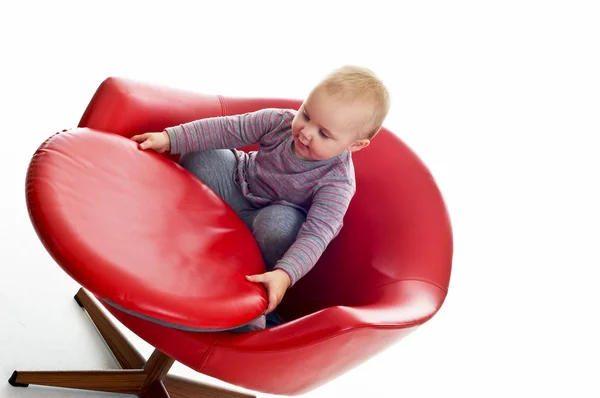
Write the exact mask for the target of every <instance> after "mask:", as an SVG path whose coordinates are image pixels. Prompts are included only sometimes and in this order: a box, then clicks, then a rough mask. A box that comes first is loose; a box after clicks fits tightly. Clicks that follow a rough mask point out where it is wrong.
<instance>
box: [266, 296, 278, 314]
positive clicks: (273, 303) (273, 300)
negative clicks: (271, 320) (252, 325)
mask: <svg viewBox="0 0 600 398" xmlns="http://www.w3.org/2000/svg"><path fill="white" fill-rule="evenodd" d="M276 307H277V295H276V294H274V293H272V294H269V306H268V307H267V310H266V311H265V315H268V314H269V313H270V312H272V311H273V310H274V309H275V308H276Z"/></svg>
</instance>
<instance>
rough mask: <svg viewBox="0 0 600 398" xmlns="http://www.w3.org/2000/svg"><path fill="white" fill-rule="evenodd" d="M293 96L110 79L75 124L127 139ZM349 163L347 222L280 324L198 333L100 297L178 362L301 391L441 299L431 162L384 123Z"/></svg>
mask: <svg viewBox="0 0 600 398" xmlns="http://www.w3.org/2000/svg"><path fill="white" fill-rule="evenodd" d="M115 104H118V106H116V105H115ZM299 105H300V101H295V100H289V99H264V98H246V99H244V98H225V97H211V96H205V95H201V94H190V93H185V94H182V92H181V91H179V90H171V89H168V88H164V87H163V88H158V87H153V86H149V85H143V84H141V83H133V82H131V81H128V80H125V79H117V78H111V79H108V80H107V81H105V82H104V83H103V85H102V86H101V88H100V89H99V91H98V92H97V93H96V95H95V96H94V98H93V100H92V102H91V103H90V104H89V106H88V108H87V110H86V113H85V115H84V117H83V118H82V120H81V123H80V126H81V127H90V128H96V129H100V130H105V131H108V132H115V133H117V134H121V135H125V136H130V135H132V134H135V133H138V132H142V131H156V130H161V129H163V128H164V127H166V126H168V125H174V124H178V123H183V122H187V121H190V120H193V119H196V118H201V117H208V116H219V115H223V114H234V113H240V112H247V111H251V110H255V109H260V108H262V107H292V108H297V107H298V106H299ZM116 110H118V111H116ZM354 160H355V167H356V175H357V193H356V196H355V198H354V200H353V201H352V203H351V205H350V208H349V210H348V213H347V215H346V218H345V226H344V228H343V229H342V231H341V233H340V234H339V235H338V237H337V238H336V239H334V240H333V241H332V242H331V244H330V245H329V247H328V248H327V250H326V252H325V254H324V255H323V256H322V258H321V259H320V260H319V262H318V263H317V264H316V266H315V267H314V268H313V270H311V272H309V273H308V275H306V276H305V277H304V278H302V279H301V280H300V281H298V283H297V284H295V285H294V287H292V288H291V289H290V290H289V291H288V292H287V293H286V295H285V297H284V300H283V302H282V303H281V305H280V306H279V307H278V312H279V313H280V314H281V315H282V317H283V318H284V319H285V320H286V322H287V323H285V324H283V325H280V326H277V327H274V328H271V329H267V330H263V331H258V332H253V333H243V334H236V333H230V332H216V333H195V332H189V331H183V330H177V329H173V328H169V327H165V326H161V325H159V324H156V323H152V322H148V321H145V320H143V319H140V318H139V317H135V316H132V315H129V314H126V313H124V312H122V311H119V310H118V309H116V308H114V307H111V306H110V305H108V304H105V306H106V307H107V308H108V310H109V311H110V312H111V313H112V314H114V315H115V317H116V318H117V319H119V320H120V321H121V322H123V324H124V325H126V326H127V327H128V328H130V329H131V330H132V331H133V332H134V333H136V334H137V335H138V336H140V337H141V338H142V339H144V340H145V341H147V342H148V343H150V344H152V345H154V346H155V347H157V348H158V349H160V350H161V351H164V352H165V353H167V354H169V355H172V356H173V357H174V358H175V359H177V360H178V361H179V362H181V363H183V364H185V365H187V366H189V367H191V368H193V369H196V370H197V371H199V372H202V373H204V374H207V375H209V376H213V377H216V378H219V379H221V380H224V381H226V382H230V383H234V384H236V385H239V386H242V387H245V388H248V389H252V390H255V391H260V392H264V393H270V394H284V395H296V394H301V393H305V392H307V391H310V390H312V389H314V388H317V387H318V386H320V385H322V384H323V383H326V382H327V381H329V380H331V379H332V378H335V377H337V376H339V375H340V374H342V373H344V372H346V371H347V370H349V369H351V368H352V367H354V366H356V365H357V364H359V363H361V362H362V361H365V360H366V359H368V358H370V357H372V356H373V355H376V354H377V353H378V352H380V351H381V350H384V349H385V348H386V347H388V346H389V345H390V344H392V343H394V342H396V341H398V340H399V339H401V338H403V337H404V336H405V335H407V334H408V333H409V332H411V331H413V330H414V329H415V328H417V327H418V326H419V325H421V324H423V323H425V322H427V321H428V320H429V319H430V318H431V317H432V316H434V315H435V314H436V313H437V312H438V311H439V309H440V308H441V306H442V304H443V302H444V300H445V297H446V294H447V289H448V284H449V279H450V271H451V264H452V253H453V242H452V231H451V225H450V220H449V217H448V214H447V211H446V208H445V205H444V202H443V199H442V196H441V194H440V192H439V190H438V188H437V186H436V184H435V181H434V179H433V178H432V176H431V174H430V173H429V170H428V169H427V168H426V166H425V165H424V164H423V163H422V162H421V161H420V159H419V158H418V157H417V155H416V154H415V153H413V152H412V151H411V150H410V148H408V147H407V146H406V145H405V144H404V143H403V142H402V141H401V140H400V139H399V138H398V137H396V136H394V135H393V134H391V132H390V131H388V130H387V129H383V130H382V132H381V133H380V134H379V135H378V136H377V137H376V138H375V139H374V140H373V141H372V143H371V145H370V146H369V147H368V148H367V149H365V150H363V151H361V152H358V153H356V154H355V155H354ZM174 185H175V184H173V185H171V184H170V183H169V184H168V185H167V186H168V187H169V189H175V188H174ZM182 217H185V215H182ZM94 293H96V292H94ZM99 298H102V296H99ZM398 360H399V361H401V360H402V358H399V359H398Z"/></svg>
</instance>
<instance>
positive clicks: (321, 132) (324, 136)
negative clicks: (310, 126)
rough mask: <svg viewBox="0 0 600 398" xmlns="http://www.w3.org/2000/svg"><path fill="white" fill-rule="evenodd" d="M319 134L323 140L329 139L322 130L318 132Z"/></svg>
mask: <svg viewBox="0 0 600 398" xmlns="http://www.w3.org/2000/svg"><path fill="white" fill-rule="evenodd" d="M319 134H320V135H321V137H323V138H329V137H328V136H327V134H325V133H324V132H323V130H319Z"/></svg>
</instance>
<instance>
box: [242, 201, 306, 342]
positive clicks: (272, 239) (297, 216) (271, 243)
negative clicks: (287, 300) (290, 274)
mask: <svg viewBox="0 0 600 398" xmlns="http://www.w3.org/2000/svg"><path fill="white" fill-rule="evenodd" d="M305 220H306V217H305V216H304V214H303V213H302V212H301V211H299V210H297V209H294V208H293V207H290V206H284V205H271V206H268V207H265V208H263V209H261V210H259V211H258V214H257V215H256V217H255V218H254V221H253V222H252V232H253V233H254V237H255V238H256V241H257V242H258V247H259V248H260V251H261V253H262V256H263V259H264V261H265V265H266V267H267V269H268V270H269V271H270V270H272V269H273V267H274V266H275V264H276V263H277V260H279V259H280V258H281V257H283V255H284V254H285V252H286V251H287V250H288V249H289V248H290V246H291V245H292V243H294V241H295V240H296V235H298V231H299V230H300V227H302V224H303V223H304V221H305ZM282 323H284V321H283V319H281V318H280V317H279V315H278V314H277V310H275V311H273V312H271V313H270V314H269V315H267V316H266V317H265V316H264V315H263V316H261V317H259V318H258V319H255V320H254V321H252V322H250V323H249V324H247V325H244V326H242V327H240V328H237V329H234V330H232V332H239V333H244V332H252V331H255V330H261V329H265V328H270V327H273V326H277V325H281V324H282Z"/></svg>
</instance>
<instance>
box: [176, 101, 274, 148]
mask: <svg viewBox="0 0 600 398" xmlns="http://www.w3.org/2000/svg"><path fill="white" fill-rule="evenodd" d="M283 121H284V120H283V111H282V110H281V109H273V108H269V109H261V110H259V111H254V112H248V113H244V114H239V115H233V116H216V117H210V118H205V119H199V120H194V121H192V122H188V123H184V124H180V125H178V126H173V127H167V128H166V129H165V131H166V132H167V134H168V135H169V139H170V140H171V150H170V153H171V154H183V153H186V152H193V151H204V150H208V149H234V148H240V147H243V146H245V145H250V144H255V143H257V142H259V141H260V139H261V138H262V137H263V136H264V135H265V134H267V133H269V132H271V131H273V130H274V129H276V128H277V127H278V126H279V125H280V124H281V123H283Z"/></svg>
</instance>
